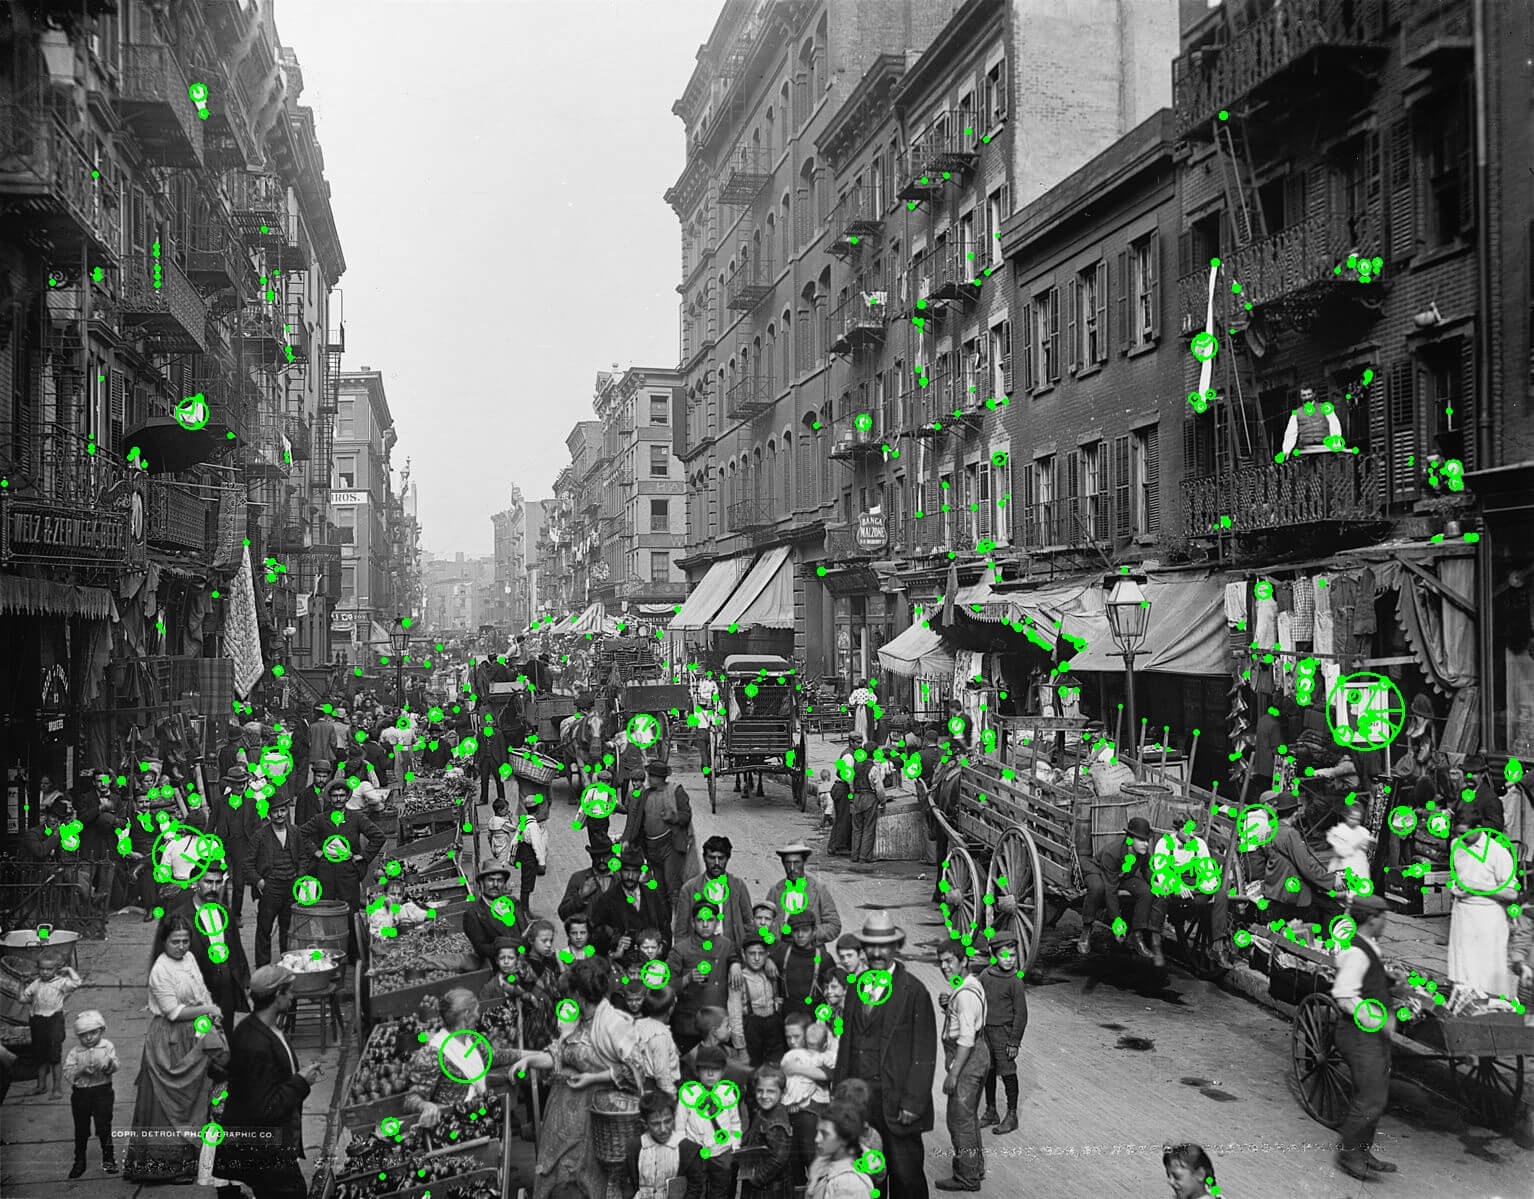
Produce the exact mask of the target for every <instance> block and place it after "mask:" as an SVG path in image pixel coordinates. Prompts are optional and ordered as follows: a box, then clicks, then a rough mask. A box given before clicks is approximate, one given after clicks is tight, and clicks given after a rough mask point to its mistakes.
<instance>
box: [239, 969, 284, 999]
mask: <svg viewBox="0 0 1534 1199" xmlns="http://www.w3.org/2000/svg"><path fill="white" fill-rule="evenodd" d="M292 985H293V972H292V971H291V970H288V969H286V968H285V967H283V966H260V967H258V968H257V969H256V971H255V973H253V974H252V975H251V976H250V985H249V986H248V987H246V988H245V989H246V990H247V991H249V992H250V995H251V998H252V999H264V998H265V997H266V996H268V995H275V994H276V993H277V992H278V991H280V990H282V988H283V987H291V986H292Z"/></svg>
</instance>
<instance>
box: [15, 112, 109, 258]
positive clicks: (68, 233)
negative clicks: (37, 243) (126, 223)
mask: <svg viewBox="0 0 1534 1199" xmlns="http://www.w3.org/2000/svg"><path fill="white" fill-rule="evenodd" d="M0 143H3V145H4V147H5V152H4V154H3V155H0V198H3V199H4V203H5V210H6V214H7V216H8V217H9V218H12V219H14V218H19V219H21V220H23V221H25V222H26V223H27V224H29V225H32V226H34V227H39V226H40V227H42V228H44V229H45V230H46V232H47V235H48V240H49V241H50V242H51V243H52V244H53V247H54V249H55V251H57V252H59V253H61V254H64V255H66V256H69V257H73V256H75V255H77V254H78V253H79V251H80V250H81V249H89V250H90V252H91V253H92V255H94V256H98V257H101V258H106V259H108V260H110V261H113V262H115V261H116V260H117V255H118V248H119V246H120V245H121V243H122V210H121V208H120V207H119V203H118V198H117V194H116V192H114V191H113V190H112V188H111V186H110V185H109V184H108V183H107V181H106V180H105V179H103V178H100V177H98V172H97V171H96V168H95V166H94V165H93V164H92V162H91V160H90V158H89V156H88V155H87V154H86V152H85V150H84V148H82V147H81V145H80V144H79V143H78V142H77V141H75V139H74V138H73V137H72V136H71V135H70V133H69V131H68V129H66V128H65V125H64V122H63V121H62V120H60V119H59V117H58V116H57V115H56V114H54V113H52V112H47V111H45V110H44V108H43V106H42V105H41V102H38V103H23V102H19V101H13V102H9V103H6V104H4V105H0Z"/></svg>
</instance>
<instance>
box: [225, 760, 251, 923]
mask: <svg viewBox="0 0 1534 1199" xmlns="http://www.w3.org/2000/svg"><path fill="white" fill-rule="evenodd" d="M219 791H220V794H221V796H222V798H221V799H220V800H219V802H218V804H217V806H216V807H215V809H214V813H213V831H214V832H215V833H216V834H217V835H218V838H219V840H221V841H222V842H223V843H224V858H225V860H227V861H228V863H229V868H230V870H231V871H232V873H233V876H234V889H233V891H232V893H231V898H230V901H229V920H230V922H231V923H232V924H234V925H235V927H239V924H240V921H241V919H242V918H243V915H244V911H245V889H246V888H247V887H248V886H250V884H251V883H253V882H254V881H255V868H256V837H257V835H258V834H259V833H260V832H261V817H260V815H259V813H258V812H257V811H256V790H255V788H254V787H252V786H251V785H250V771H249V770H247V769H246V768H245V767H244V766H241V765H240V764H239V763H238V762H236V763H235V764H234V765H233V766H231V767H230V768H229V771H228V773H227V774H225V775H224V778H223V783H222V785H221V786H220V788H219Z"/></svg>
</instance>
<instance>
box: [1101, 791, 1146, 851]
mask: <svg viewBox="0 0 1534 1199" xmlns="http://www.w3.org/2000/svg"><path fill="white" fill-rule="evenodd" d="M1149 813H1150V803H1149V801H1148V800H1144V799H1111V800H1101V799H1099V800H1098V801H1097V802H1096V803H1094V804H1093V805H1092V856H1093V857H1094V858H1095V857H1096V856H1097V855H1098V854H1100V853H1101V852H1102V851H1103V850H1104V849H1106V848H1108V846H1110V845H1122V844H1123V843H1124V826H1125V825H1126V824H1128V823H1129V821H1130V819H1131V818H1132V817H1135V816H1146V817H1147V818H1148V816H1149Z"/></svg>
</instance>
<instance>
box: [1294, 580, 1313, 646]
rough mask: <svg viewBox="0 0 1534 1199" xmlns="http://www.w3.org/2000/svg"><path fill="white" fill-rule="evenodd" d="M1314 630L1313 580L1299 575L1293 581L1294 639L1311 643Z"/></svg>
mask: <svg viewBox="0 0 1534 1199" xmlns="http://www.w3.org/2000/svg"><path fill="white" fill-rule="evenodd" d="M1315 630H1316V585H1315V580H1314V579H1311V578H1310V577H1309V576H1307V575H1301V576H1300V577H1299V578H1297V579H1295V581H1294V639H1295V640H1296V641H1311V640H1313V639H1314V637H1315Z"/></svg>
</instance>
